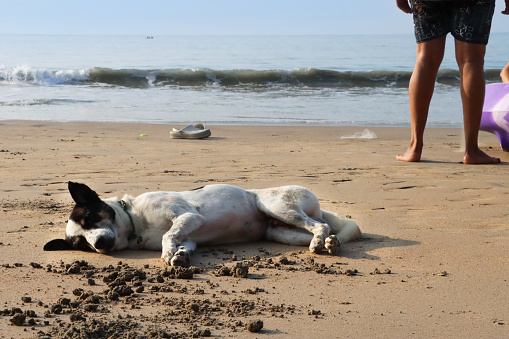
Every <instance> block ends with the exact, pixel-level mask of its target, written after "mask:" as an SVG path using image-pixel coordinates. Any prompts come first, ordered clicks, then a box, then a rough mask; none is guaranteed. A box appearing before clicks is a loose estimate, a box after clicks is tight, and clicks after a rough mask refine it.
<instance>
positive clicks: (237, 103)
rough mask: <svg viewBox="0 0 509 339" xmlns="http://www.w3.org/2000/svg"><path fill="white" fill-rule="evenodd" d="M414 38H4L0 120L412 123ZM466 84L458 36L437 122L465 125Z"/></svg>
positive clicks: (448, 59) (501, 51)
mask: <svg viewBox="0 0 509 339" xmlns="http://www.w3.org/2000/svg"><path fill="white" fill-rule="evenodd" d="M408 33H409V34H402V35H373V36H364V35H337V36H333V35H330V36H320V35H319V36H154V37H150V36H149V37H146V36H98V35H94V36H92V35H90V36H73V35H0V120H42V121H94V122H136V123H156V124H169V125H175V126H182V125H186V124H189V123H198V122H200V123H203V124H206V125H207V124H212V125H213V124H230V125H310V126H316V125H318V126H320V125H327V126H408V125H409V114H408V81H409V79H410V76H411V72H412V69H413V66H414V60H415V41H414V37H413V34H412V32H411V28H410V27H409V32H408ZM507 41H509V33H493V34H492V35H491V38H490V42H489V45H488V49H487V54H486V63H485V70H486V80H487V83H491V82H500V78H499V73H500V70H501V69H502V67H503V66H504V65H505V64H506V63H507V62H509V45H508V44H507ZM458 77H459V76H458V70H457V66H456V61H455V58H454V41H453V39H452V38H450V37H449V38H448V42H447V50H446V56H445V58H444V61H443V64H442V67H441V70H440V73H439V76H438V79H437V85H436V90H435V95H434V97H433V101H432V105H431V110H430V115H429V119H428V125H429V126H435V127H459V126H461V125H462V111H461V101H460V94H459V80H458Z"/></svg>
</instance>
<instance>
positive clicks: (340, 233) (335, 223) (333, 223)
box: [322, 210, 362, 244]
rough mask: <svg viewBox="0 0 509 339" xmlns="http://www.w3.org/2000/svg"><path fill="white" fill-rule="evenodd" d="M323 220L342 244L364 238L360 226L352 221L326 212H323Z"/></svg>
mask: <svg viewBox="0 0 509 339" xmlns="http://www.w3.org/2000/svg"><path fill="white" fill-rule="evenodd" d="M322 218H323V219H324V220H325V222H326V223H327V224H328V225H329V226H330V228H331V234H335V235H336V237H337V238H338V239H339V241H340V242H341V243H342V244H344V243H346V242H349V241H351V240H355V239H359V238H360V237H361V236H362V233H361V230H360V228H359V225H357V223H356V222H355V221H353V220H351V219H348V218H344V217H342V216H340V215H338V214H336V213H332V212H328V211H324V210H322Z"/></svg>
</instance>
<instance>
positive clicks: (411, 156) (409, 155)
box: [396, 150, 421, 162]
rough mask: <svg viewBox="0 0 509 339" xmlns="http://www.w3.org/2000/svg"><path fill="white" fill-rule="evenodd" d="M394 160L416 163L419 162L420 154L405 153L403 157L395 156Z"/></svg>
mask: <svg viewBox="0 0 509 339" xmlns="http://www.w3.org/2000/svg"><path fill="white" fill-rule="evenodd" d="M396 160H398V161H407V162H418V161H421V152H414V151H410V150H408V151H406V152H405V154H403V155H399V154H398V155H396Z"/></svg>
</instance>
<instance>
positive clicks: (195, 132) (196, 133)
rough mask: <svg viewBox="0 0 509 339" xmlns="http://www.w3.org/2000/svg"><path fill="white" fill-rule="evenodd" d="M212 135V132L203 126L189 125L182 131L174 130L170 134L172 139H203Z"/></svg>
mask: <svg viewBox="0 0 509 339" xmlns="http://www.w3.org/2000/svg"><path fill="white" fill-rule="evenodd" d="M210 135H211V133H210V130H209V129H208V128H205V126H203V125H202V124H196V125H189V126H186V127H184V128H182V129H177V128H174V129H173V130H172V131H171V132H170V138H172V139H203V138H208V137H210Z"/></svg>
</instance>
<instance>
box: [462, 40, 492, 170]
mask: <svg viewBox="0 0 509 339" xmlns="http://www.w3.org/2000/svg"><path fill="white" fill-rule="evenodd" d="M455 43H456V61H457V62H458V67H459V70H460V85H461V100H462V102H463V125H464V126H463V128H464V130H465V156H464V157H463V163H464V164H494V163H499V162H500V159H499V158H494V157H491V156H489V155H487V154H486V153H484V152H483V151H481V150H480V149H479V146H478V135H479V126H480V124H481V116H482V108H483V105H484V94H485V81H484V54H485V52H486V46H485V45H482V44H471V43H466V42H462V41H458V40H456V42H455Z"/></svg>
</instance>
